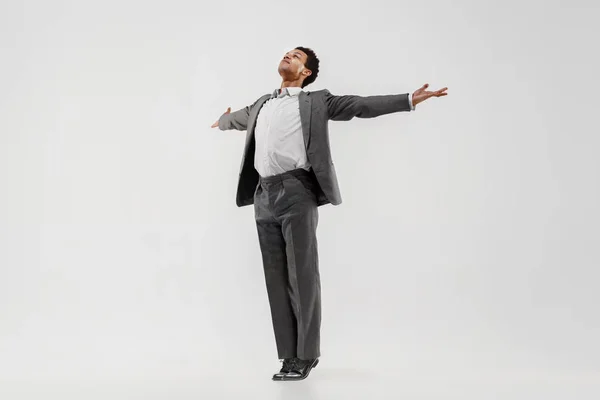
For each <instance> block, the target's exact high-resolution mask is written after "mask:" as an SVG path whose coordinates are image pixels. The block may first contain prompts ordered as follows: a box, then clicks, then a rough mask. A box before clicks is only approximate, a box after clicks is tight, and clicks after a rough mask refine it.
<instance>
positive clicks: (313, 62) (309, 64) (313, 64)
mask: <svg viewBox="0 0 600 400" xmlns="http://www.w3.org/2000/svg"><path fill="white" fill-rule="evenodd" d="M296 50H301V51H303V52H304V53H305V54H306V56H307V58H306V63H304V66H305V67H306V68H307V69H310V70H311V72H312V74H310V75H309V76H307V77H306V79H304V81H303V82H302V87H303V88H304V87H305V86H307V85H310V84H311V83H313V82H314V81H315V79H317V75H319V59H318V58H317V55H316V54H315V52H314V51H313V50H312V49H309V48H308V47H302V46H298V47H296Z"/></svg>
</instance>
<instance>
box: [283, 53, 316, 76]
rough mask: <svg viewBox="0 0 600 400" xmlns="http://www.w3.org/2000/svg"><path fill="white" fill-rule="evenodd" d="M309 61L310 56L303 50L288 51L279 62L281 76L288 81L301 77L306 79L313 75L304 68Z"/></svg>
mask: <svg viewBox="0 0 600 400" xmlns="http://www.w3.org/2000/svg"><path fill="white" fill-rule="evenodd" d="M307 59H308V56H307V55H306V53H304V52H303V51H302V50H297V49H294V50H291V51H288V52H287V53H285V55H284V56H283V59H282V60H281V61H280V62H279V69H278V71H279V75H281V77H282V78H285V79H288V80H296V79H299V78H300V77H303V78H306V77H307V76H308V75H310V73H311V72H310V70H308V69H306V67H305V66H304V63H305V62H306V60H307Z"/></svg>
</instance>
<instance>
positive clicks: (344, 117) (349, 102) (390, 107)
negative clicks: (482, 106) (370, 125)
mask: <svg viewBox="0 0 600 400" xmlns="http://www.w3.org/2000/svg"><path fill="white" fill-rule="evenodd" d="M428 86H429V84H425V85H423V86H422V87H421V88H420V89H418V90H416V91H415V92H414V93H413V94H412V95H410V94H408V93H404V94H395V95H377V96H357V95H346V96H335V95H333V94H331V93H330V92H329V91H328V90H325V104H326V105H327V113H328V116H329V119H331V120H334V121H349V120H351V119H352V118H354V117H357V118H374V117H378V116H380V115H385V114H390V113H394V112H399V111H411V110H414V109H415V106H416V105H417V104H419V103H421V102H423V101H425V100H427V99H428V98H430V97H434V96H435V97H441V96H445V95H447V93H445V91H446V90H447V89H448V88H444V89H440V90H438V91H436V92H427V91H425V89H426V88H427V87H428Z"/></svg>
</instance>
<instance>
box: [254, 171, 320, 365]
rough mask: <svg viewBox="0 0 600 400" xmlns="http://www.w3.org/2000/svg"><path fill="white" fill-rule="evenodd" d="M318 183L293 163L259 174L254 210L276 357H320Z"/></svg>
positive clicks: (312, 176)
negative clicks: (284, 169)
mask: <svg viewBox="0 0 600 400" xmlns="http://www.w3.org/2000/svg"><path fill="white" fill-rule="evenodd" d="M317 185H318V183H317V182H316V180H315V178H314V175H312V174H310V173H308V172H307V171H305V170H303V169H295V170H292V171H288V172H285V173H283V174H280V175H276V176H270V177H267V178H262V177H261V178H260V180H259V183H258V185H257V187H256V191H255V193H254V212H255V219H256V228H257V230H258V239H259V243H260V250H261V253H262V261H263V266H264V273H265V281H266V285H267V294H268V298H269V304H270V307H271V317H272V321H273V330H274V333H275V342H276V344H277V354H278V357H279V359H284V358H292V357H298V358H300V359H303V360H308V359H313V358H318V357H320V329H321V280H320V275H319V259H318V252H317V235H316V234H317V223H318V219H319V215H318V207H317V196H316V193H317V190H316V189H317Z"/></svg>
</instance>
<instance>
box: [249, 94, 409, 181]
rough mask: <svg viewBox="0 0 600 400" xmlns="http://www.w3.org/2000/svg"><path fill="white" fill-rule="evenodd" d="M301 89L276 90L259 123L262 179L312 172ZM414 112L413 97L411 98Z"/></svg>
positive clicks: (257, 154) (256, 157) (257, 134)
mask: <svg viewBox="0 0 600 400" xmlns="http://www.w3.org/2000/svg"><path fill="white" fill-rule="evenodd" d="M301 91H302V88H300V87H287V88H283V89H281V90H280V89H276V90H275V91H274V92H273V94H272V95H271V98H270V99H269V100H267V101H266V102H265V103H264V105H263V106H262V108H261V109H260V112H259V113H258V117H257V119H256V127H255V130H254V137H255V141H256V150H255V154H254V168H256V170H257V171H258V174H259V175H260V176H262V177H267V176H272V175H278V174H282V173H284V172H287V171H291V170H293V169H296V168H304V169H305V170H307V171H308V170H309V169H310V163H309V162H308V159H307V156H306V147H305V145H304V136H303V134H302V123H301V121H300V103H299V100H298V95H299V94H300V92H301ZM408 101H409V102H410V109H411V110H414V106H413V104H412V95H409V96H408Z"/></svg>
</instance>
